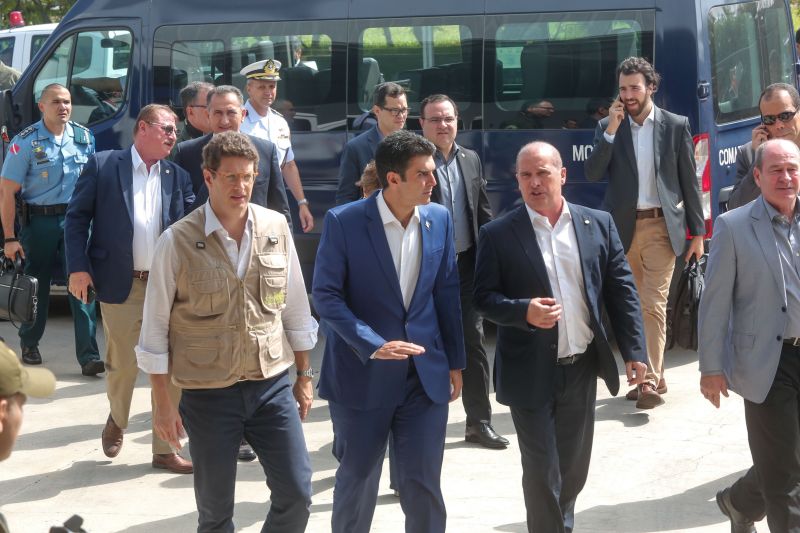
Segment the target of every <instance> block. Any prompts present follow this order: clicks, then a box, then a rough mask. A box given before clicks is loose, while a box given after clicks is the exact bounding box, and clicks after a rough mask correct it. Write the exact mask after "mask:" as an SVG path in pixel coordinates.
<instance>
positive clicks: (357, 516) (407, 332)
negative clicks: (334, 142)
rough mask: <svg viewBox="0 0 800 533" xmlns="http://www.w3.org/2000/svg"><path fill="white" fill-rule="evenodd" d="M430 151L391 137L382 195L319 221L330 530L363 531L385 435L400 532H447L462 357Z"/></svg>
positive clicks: (383, 159)
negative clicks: (390, 445) (453, 411)
mask: <svg viewBox="0 0 800 533" xmlns="http://www.w3.org/2000/svg"><path fill="white" fill-rule="evenodd" d="M434 152H435V147H434V146H433V144H432V143H431V142H430V141H428V140H426V139H424V138H423V137H420V136H419V135H416V134H414V133H410V132H407V131H398V132H395V133H393V134H391V135H389V136H388V137H386V138H385V139H384V140H383V141H381V143H380V145H379V146H378V150H377V152H376V154H375V164H376V167H377V170H378V178H379V180H380V182H381V185H382V187H383V190H382V191H379V192H377V193H375V194H373V195H372V196H370V197H369V198H366V199H364V200H361V201H358V202H353V203H351V204H348V205H345V206H340V207H337V208H334V209H331V210H330V211H328V213H327V215H326V216H325V226H324V229H323V232H322V238H321V240H320V245H319V250H318V251H317V260H316V268H315V271H314V286H313V297H314V306H315V308H316V309H317V311H318V312H319V315H320V317H321V318H322V320H324V321H325V322H326V324H327V331H328V333H329V337H328V339H327V343H326V346H325V354H324V357H323V360H322V370H321V373H320V385H319V394H320V396H321V397H322V398H325V399H327V400H328V406H329V409H330V412H331V420H332V422H333V431H334V435H335V441H334V450H333V453H334V455H335V456H336V458H337V459H338V460H339V468H338V469H337V471H336V485H335V488H334V497H333V517H332V519H331V523H332V529H333V531H334V533H344V532H347V533H361V532H364V533H366V532H368V531H369V529H370V524H371V522H372V515H373V513H374V511H375V502H376V499H377V494H378V481H379V480H380V474H381V464H382V462H383V456H384V452H385V450H386V440H387V438H388V436H389V432H390V431H391V433H392V435H393V438H394V443H395V457H396V460H397V466H398V468H397V470H398V472H397V474H398V479H397V482H398V489H399V491H400V503H401V505H402V507H403V511H404V512H405V515H406V531H415V532H416V531H425V532H428V533H437V532H443V531H444V530H445V522H446V512H445V506H444V499H443V498H442V491H441V486H440V476H441V470H442V457H443V454H444V437H445V429H446V425H447V413H448V402H451V401H453V400H455V399H457V398H458V396H459V393H460V391H461V370H462V369H463V368H464V366H465V364H466V355H465V353H464V337H463V332H462V328H461V310H460V306H459V283H458V266H457V264H456V259H455V250H454V246H453V224H452V221H451V219H450V216H449V214H448V212H447V210H446V209H445V208H444V207H442V206H440V205H438V204H431V203H430V199H431V192H432V190H433V187H434V185H435V184H436V179H435V178H434V175H433V173H434V170H435V168H436V167H435V164H434V162H433V157H432V156H433V154H434ZM365 288H366V289H365Z"/></svg>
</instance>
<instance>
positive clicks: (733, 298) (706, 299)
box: [697, 197, 789, 403]
mask: <svg viewBox="0 0 800 533" xmlns="http://www.w3.org/2000/svg"><path fill="white" fill-rule="evenodd" d="M709 248H710V249H711V253H710V254H709V256H708V264H707V266H706V277H705V288H704V290H703V296H702V298H701V299H700V310H699V321H698V329H697V331H698V335H697V342H698V350H697V351H698V353H699V356H700V371H701V372H702V374H703V375H713V374H723V375H724V376H725V379H727V381H728V387H729V388H730V389H731V390H733V391H735V392H737V393H738V394H739V395H741V396H742V397H743V398H744V399H746V400H750V401H751V402H755V403H762V402H763V401H764V400H765V399H766V397H767V394H768V393H769V390H770V388H771V387H772V384H773V382H774V381H775V375H776V374H777V371H778V363H780V360H781V350H782V348H783V342H782V341H783V334H784V332H785V329H786V326H787V324H788V323H789V313H788V312H787V311H788V305H789V304H788V303H787V300H786V284H785V282H784V279H783V269H782V267H781V258H780V252H779V251H778V244H777V243H776V242H775V233H774V231H773V229H772V221H771V220H770V216H769V211H767V207H766V204H765V201H764V199H763V197H758V198H756V199H755V200H754V201H752V202H750V203H749V204H746V205H744V206H742V207H739V208H737V209H734V210H732V211H728V212H727V213H724V214H722V215H720V216H718V217H717V220H715V221H714V236H713V237H712V239H711V246H710V247H709Z"/></svg>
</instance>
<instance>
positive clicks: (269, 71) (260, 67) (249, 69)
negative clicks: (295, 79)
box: [239, 59, 281, 81]
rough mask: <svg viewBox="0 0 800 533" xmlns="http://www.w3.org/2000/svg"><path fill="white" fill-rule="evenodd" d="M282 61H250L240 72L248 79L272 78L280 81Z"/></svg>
mask: <svg viewBox="0 0 800 533" xmlns="http://www.w3.org/2000/svg"><path fill="white" fill-rule="evenodd" d="M280 70H281V62H280V61H278V60H277V59H265V60H263V61H256V62H255V63H250V64H249V65H247V66H246V67H244V68H243V69H242V70H240V71H239V74H241V75H242V76H244V77H246V78H247V79H248V80H272V81H279V80H280V79H281V77H280V74H279V72H280Z"/></svg>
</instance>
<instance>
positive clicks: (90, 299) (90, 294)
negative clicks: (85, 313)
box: [86, 285, 97, 304]
mask: <svg viewBox="0 0 800 533" xmlns="http://www.w3.org/2000/svg"><path fill="white" fill-rule="evenodd" d="M95 296H97V294H96V293H95V291H94V287H93V286H91V285H89V288H88V289H86V303H87V304H91V303H94V298H95Z"/></svg>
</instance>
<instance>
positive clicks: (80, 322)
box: [19, 215, 100, 365]
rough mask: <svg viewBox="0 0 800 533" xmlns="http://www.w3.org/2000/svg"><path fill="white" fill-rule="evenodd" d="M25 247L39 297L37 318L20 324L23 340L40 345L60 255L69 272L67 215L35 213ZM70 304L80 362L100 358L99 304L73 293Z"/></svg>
mask: <svg viewBox="0 0 800 533" xmlns="http://www.w3.org/2000/svg"><path fill="white" fill-rule="evenodd" d="M20 241H21V243H22V249H23V250H24V251H25V274H27V275H29V276H33V277H34V278H36V279H38V280H39V291H38V294H37V297H38V299H39V303H38V311H37V313H36V320H35V321H34V322H30V323H27V324H22V325H21V326H20V328H19V338H20V344H21V345H22V346H23V347H25V348H33V347H35V346H38V345H39V341H40V340H41V339H42V336H43V335H44V326H45V324H46V323H47V313H48V308H49V306H50V281H51V280H52V278H53V265H54V261H55V258H56V256H60V258H61V267H62V269H63V270H64V273H65V275H66V273H67V269H66V254H65V253H64V215H52V216H51V215H31V217H30V223H29V224H28V225H26V226H25V227H23V228H22V230H21V231H20ZM68 298H69V308H70V311H72V319H73V324H74V329H75V355H76V356H77V359H78V363H79V364H80V365H85V364H86V363H88V362H89V361H92V360H98V359H100V351H99V350H98V349H97V340H96V339H95V330H96V328H97V315H96V312H95V304H94V302H92V303H91V304H84V303H83V302H81V301H80V300H78V299H77V298H75V297H74V296H72V295H71V294H70V295H69V296H68Z"/></svg>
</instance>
